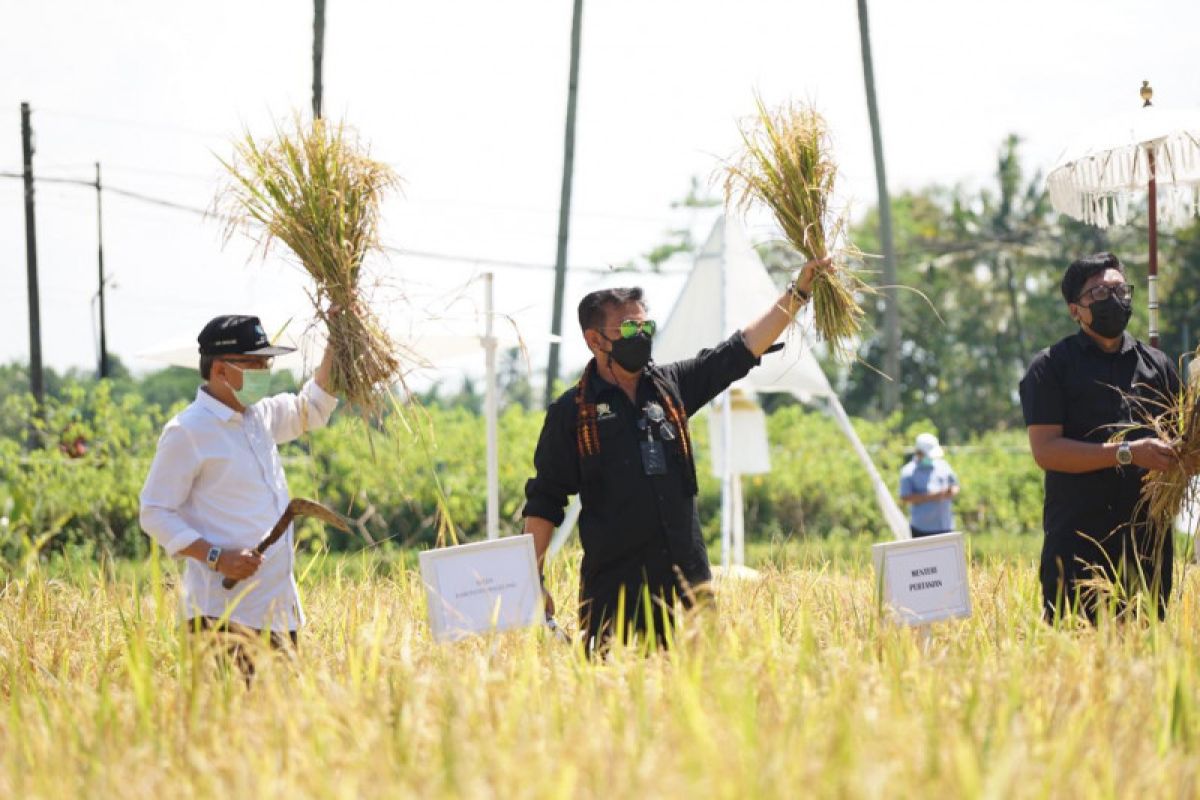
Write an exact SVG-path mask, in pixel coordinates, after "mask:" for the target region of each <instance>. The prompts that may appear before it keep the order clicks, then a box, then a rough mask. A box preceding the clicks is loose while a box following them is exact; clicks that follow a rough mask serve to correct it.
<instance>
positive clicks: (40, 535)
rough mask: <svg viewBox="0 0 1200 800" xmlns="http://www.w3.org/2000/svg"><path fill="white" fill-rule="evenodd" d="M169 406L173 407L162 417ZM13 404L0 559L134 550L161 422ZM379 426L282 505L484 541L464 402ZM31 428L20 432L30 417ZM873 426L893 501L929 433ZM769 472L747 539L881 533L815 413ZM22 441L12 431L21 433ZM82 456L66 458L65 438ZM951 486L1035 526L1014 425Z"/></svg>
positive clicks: (992, 517) (296, 479)
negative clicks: (441, 520) (917, 442)
mask: <svg viewBox="0 0 1200 800" xmlns="http://www.w3.org/2000/svg"><path fill="white" fill-rule="evenodd" d="M179 407H181V406H179V405H177V406H176V408H179ZM32 412H33V405H32V402H31V401H30V400H29V399H28V398H26V397H19V396H10V397H8V398H6V399H5V400H4V402H3V404H2V405H0V430H3V431H6V432H7V433H6V434H5V435H3V436H0V514H2V515H3V516H4V517H5V518H7V520H8V522H7V525H6V526H5V525H4V524H3V520H0V558H4V559H7V560H12V559H15V558H19V557H21V556H22V555H23V554H27V553H28V552H29V551H30V549H31V548H35V547H38V546H41V547H42V548H43V549H44V550H45V551H46V552H54V551H59V550H64V549H68V548H73V549H83V550H85V551H89V552H98V551H103V552H108V553H112V554H115V555H139V554H142V553H144V552H145V550H146V548H147V546H148V539H147V537H146V536H145V535H144V534H142V532H141V531H140V529H139V527H138V521H137V516H138V493H139V492H140V490H141V486H142V482H143V481H144V479H145V475H146V472H147V470H148V468H149V464H150V460H151V458H152V457H153V454H154V448H155V446H156V443H157V440H158V434H159V432H160V430H161V428H162V425H163V424H164V423H165V421H166V420H167V419H168V418H169V416H170V412H167V411H164V410H162V409H161V408H159V406H157V405H155V404H151V403H147V402H145V401H144V400H143V399H142V398H140V397H139V396H138V395H137V394H134V393H130V394H125V395H123V396H121V397H120V398H114V396H113V394H112V392H111V390H110V387H109V385H108V384H107V383H100V384H93V385H90V386H88V387H82V386H73V387H67V388H66V389H65V390H64V394H63V397H62V398H61V399H60V400H56V399H51V400H49V401H48V402H47V406H46V409H45V412H44V414H43V416H42V417H41V418H40V419H38V418H37V417H35V416H34V415H33V413H32ZM408 416H409V419H408V420H407V423H406V422H405V421H403V420H401V419H400V418H399V417H397V416H393V417H391V418H389V420H388V421H387V423H386V424H385V426H384V428H383V429H382V430H379V429H376V430H372V431H371V432H370V433H369V434H368V431H367V429H366V427H365V426H364V425H363V423H362V422H361V420H359V419H357V418H355V417H353V416H352V415H350V414H346V413H339V414H338V415H337V416H335V419H334V422H333V424H332V425H331V426H330V427H329V428H326V429H322V430H319V431H315V432H314V433H312V434H311V435H310V436H308V437H306V438H305V439H304V440H302V441H300V442H297V443H293V444H289V445H287V446H285V447H284V448H283V450H282V454H283V458H284V463H285V467H286V470H287V473H288V480H289V482H290V486H291V489H292V493H293V494H295V495H302V496H308V497H314V498H318V499H320V500H322V501H323V502H325V503H327V504H329V505H331V506H333V507H334V508H337V509H339V510H341V511H343V512H344V513H346V514H348V515H349V516H351V517H353V518H355V519H357V520H360V521H361V522H362V528H363V529H365V531H366V533H367V535H368V536H369V537H370V538H371V539H372V540H373V541H375V542H382V541H384V540H387V541H388V542H389V543H391V544H393V545H409V546H411V545H428V544H429V543H431V542H432V541H434V539H435V537H436V532H437V529H438V509H439V502H438V498H439V492H440V493H441V495H442V497H443V498H444V502H443V504H442V505H443V506H444V508H445V510H446V512H447V513H448V514H449V516H450V518H451V519H452V520H453V522H454V523H455V525H456V526H457V528H458V530H459V533H460V535H461V536H462V537H464V538H466V539H477V538H481V537H482V536H483V535H484V517H485V503H486V496H485V494H486V454H485V447H486V444H485V443H486V435H485V433H486V431H485V423H484V420H483V418H482V417H481V416H479V415H478V414H475V413H473V412H472V411H470V410H468V409H464V408H461V407H460V408H441V407H436V406H434V407H430V408H427V409H423V410H421V411H417V412H411V413H410V414H409V415H408ZM31 420H34V422H32V423H31V422H30V421H31ZM898 420H899V418H898V417H897V418H894V419H893V420H891V421H887V422H868V421H863V420H855V422H854V425H855V428H856V430H857V431H858V434H859V436H860V437H861V438H862V440H863V443H864V444H865V446H866V447H867V449H868V451H869V452H870V453H871V455H872V457H873V458H874V460H875V463H876V466H877V467H878V468H879V470H880V473H881V475H882V476H883V478H884V480H885V481H886V482H887V484H888V486H889V487H890V488H891V490H892V491H893V492H894V491H895V489H896V483H897V481H898V473H899V469H900V467H901V465H902V464H903V462H904V459H905V458H906V456H907V450H908V447H909V446H910V443H911V441H912V440H913V438H914V436H915V435H916V433H917V432H918V431H919V430H926V429H930V426H929V425H913V426H910V427H907V428H903V429H901V427H900V423H899V421H898ZM541 422H542V414H541V412H532V411H525V410H523V409H522V408H521V407H519V406H516V405H514V406H511V407H509V408H508V409H507V410H506V411H505V412H504V413H503V414H502V415H501V419H500V426H499V442H500V459H499V460H500V500H501V509H500V511H501V525H502V528H503V530H504V531H505V532H517V531H519V530H520V527H521V523H520V512H521V508H522V506H523V504H524V485H525V481H526V480H527V479H528V478H529V477H530V475H531V474H532V469H533V467H532V461H533V449H534V446H535V444H536V442H537V437H538V432H539V431H540V429H541ZM693 430H694V434H695V440H696V446H697V447H696V449H697V453H698V454H699V461H698V464H697V468H698V472H699V477H700V498H699V504H700V514H701V520H702V524H703V527H704V533H705V537H706V538H707V539H708V540H709V541H710V542H711V541H715V540H716V539H718V538H719V532H720V514H719V509H720V496H721V491H720V481H719V480H718V479H717V478H715V477H713V476H712V474H711V470H710V464H709V456H708V424H707V420H706V419H705V418H704V417H703V416H701V417H698V418H697V419H696V420H694V421H693ZM768 430H769V435H770V438H771V455H772V471H771V472H770V473H769V474H767V475H760V476H747V477H746V478H745V479H744V484H743V485H744V490H745V501H746V529H747V535H748V538H750V539H751V540H752V541H759V542H770V541H778V540H783V539H790V538H793V537H799V538H803V537H846V536H855V537H857V536H861V535H864V534H865V535H869V536H874V537H876V538H881V537H886V531H885V527H884V525H883V522H882V517H881V515H880V513H879V510H878V508H877V506H876V503H875V499H874V493H873V491H872V489H871V484H870V481H869V479H868V477H867V473H866V471H865V470H864V469H863V466H862V464H861V463H860V462H859V460H858V458H857V457H856V456H855V454H854V452H853V450H852V449H851V447H850V445H849V443H848V442H847V441H846V439H845V437H844V436H843V435H842V433H841V431H840V430H839V429H838V427H837V425H836V423H835V422H834V421H833V419H832V418H831V417H829V416H828V415H826V414H824V413H822V412H820V411H817V410H813V409H809V408H806V407H803V406H797V405H792V406H784V407H781V408H779V409H778V410H776V411H775V412H774V413H772V414H770V415H769V417H768ZM21 432H23V433H21ZM77 439H79V440H81V441H82V442H83V443H84V444H85V446H86V452H83V453H78V452H76V453H72V452H71V450H72V446H73V445H74V443H75V442H76V440H77ZM949 459H950V461H951V464H952V465H953V466H954V468H955V470H956V471H957V472H958V475H959V477H960V479H961V482H962V485H963V491H962V494H961V495H960V497H959V499H958V501H957V503H956V514H957V515H958V519H959V525H960V527H962V528H963V529H964V530H967V531H974V532H983V531H988V532H996V533H1005V534H1029V533H1036V532H1038V531H1039V530H1040V527H1041V526H1040V519H1041V499H1042V489H1041V472H1040V471H1039V470H1038V468H1037V467H1036V465H1035V464H1034V463H1033V460H1032V458H1030V456H1029V453H1028V447H1027V444H1026V442H1025V437H1024V433H1023V432H1022V431H1000V432H993V433H988V434H985V435H983V436H980V437H978V438H976V439H974V440H972V441H970V442H968V443H965V444H964V445H963V446H961V447H960V448H951V449H950V453H949ZM300 536H301V539H302V540H304V539H320V540H323V541H325V543H326V544H327V545H328V546H329V547H330V548H332V549H355V548H358V547H360V546H362V544H363V543H364V541H363V540H362V539H361V538H359V537H358V536H357V535H354V536H350V537H346V536H344V535H342V534H337V533H334V532H332V531H326V530H324V529H322V528H321V527H319V526H317V525H315V524H313V523H309V522H306V523H304V524H303V525H302V526H301V529H300Z"/></svg>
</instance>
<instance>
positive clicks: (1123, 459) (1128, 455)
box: [1117, 442, 1133, 467]
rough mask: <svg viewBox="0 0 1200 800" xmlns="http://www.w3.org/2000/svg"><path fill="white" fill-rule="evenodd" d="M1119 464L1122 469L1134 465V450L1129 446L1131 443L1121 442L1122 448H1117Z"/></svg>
mask: <svg viewBox="0 0 1200 800" xmlns="http://www.w3.org/2000/svg"><path fill="white" fill-rule="evenodd" d="M1117 463H1118V464H1120V465H1121V466H1122V467H1128V466H1129V465H1130V464H1132V463H1133V448H1131V447H1130V446H1129V442H1121V446H1120V447H1118V448H1117Z"/></svg>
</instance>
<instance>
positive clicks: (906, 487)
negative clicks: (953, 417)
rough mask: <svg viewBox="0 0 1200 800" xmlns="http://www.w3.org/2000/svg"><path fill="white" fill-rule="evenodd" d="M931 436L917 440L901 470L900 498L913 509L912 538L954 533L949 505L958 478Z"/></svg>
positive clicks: (926, 435) (927, 435)
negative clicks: (913, 450) (915, 449)
mask: <svg viewBox="0 0 1200 800" xmlns="http://www.w3.org/2000/svg"><path fill="white" fill-rule="evenodd" d="M944 455H945V452H944V451H943V450H942V447H941V445H940V444H938V440H937V437H936V436H934V435H933V434H932V433H922V434H921V435H920V436H918V437H917V452H916V453H914V454H913V458H912V461H909V462H908V463H907V464H905V465H904V466H903V467H902V468H901V470H900V499H901V500H903V501H904V502H905V503H907V504H908V505H910V506H912V516H911V518H910V524H911V526H912V535H913V538H914V539H916V538H919V537H921V536H933V535H934V534H937V533H949V532H950V531H952V530H954V512H953V510H952V509H951V506H952V504H953V502H954V498H955V497H956V496H958V476H957V475H955V474H954V470H952V469H950V465H949V464H948V463H946V459H945V458H944Z"/></svg>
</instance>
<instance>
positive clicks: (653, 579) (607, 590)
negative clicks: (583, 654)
mask: <svg viewBox="0 0 1200 800" xmlns="http://www.w3.org/2000/svg"><path fill="white" fill-rule="evenodd" d="M828 264H829V262H828V260H822V261H812V262H809V263H808V264H806V265H805V266H804V268H803V269H802V270H801V271H800V274H799V276H798V277H797V278H796V280H795V281H793V282H792V284H791V285H790V286H789V288H788V291H787V292H785V293H784V294H783V296H782V297H780V298H779V300H778V301H777V302H775V303H773V304H772V305H771V307H770V308H767V309H765V310H764V313H763V315H762V317H760V318H759V319H758V320H756V321H754V322H752V323H751V324H750V325H748V326H747V327H746V328H744V329H743V330H741V331H738V332H737V333H735V334H734V335H733V336H731V337H730V338H728V339H726V340H725V341H724V342H721V343H720V344H718V345H717V346H716V347H714V348H712V349H709V350H701V351H700V352H699V353H698V354H697V355H696V357H695V358H692V359H688V360H686V361H679V362H676V363H673V364H664V365H657V364H654V363H653V361H651V358H650V351H651V342H652V339H653V336H654V332H655V323H654V321H653V320H651V319H649V318H648V317H647V315H646V306H645V304H644V303H643V301H642V291H641V289H637V288H633V289H607V290H602V291H597V292H592V293H591V294H589V295H587V296H586V297H584V298H583V300H582V301H581V302H580V304H579V326H580V328H582V330H583V336H584V339H585V340H586V341H587V345H588V349H590V350H591V351H592V355H593V358H592V360H591V361H590V362H589V363H588V365H587V367H586V368H585V369H584V372H583V376H582V377H581V378H580V379H579V383H578V384H576V385H575V386H573V387H572V388H571V389H569V390H568V391H567V392H566V393H564V394H563V395H562V396H561V397H559V398H558V399H557V400H555V401H554V403H552V404H551V405H550V408H549V409H548V410H547V412H546V420H545V422H544V424H543V427H542V433H541V436H540V438H539V440H538V445H537V450H536V452H535V453H534V467H535V469H536V471H537V475H536V476H535V477H533V478H532V479H530V480H529V482H528V483H527V484H526V487H525V495H526V499H527V502H526V505H525V510H524V516H525V529H526V531H527V532H529V533H531V534H533V537H534V543H535V546H536V549H537V556H538V564H539V566H540V565H541V564H542V561H543V558H544V556H545V553H546V548H547V547H548V546H549V544H550V537H551V535H552V534H553V532H554V528H555V527H556V526H557V525H559V524H561V523H562V521H563V507H564V506H565V505H566V503H567V498H568V496H570V495H573V494H576V493H578V494H579V496H580V500H581V501H582V506H583V509H582V513H581V515H580V518H579V538H580V541H581V542H582V544H583V564H582V567H581V575H580V589H579V595H580V609H579V616H580V627H581V629H582V630H583V631H584V632H585V634H586V636H587V640H586V643H587V645H588V647H589V648H593V647H602V646H603V645H604V643H605V642H606V641H607V639H608V637H609V636H611V635H612V634H613V633H614V632H616V633H618V634H619V635H620V636H622V638H624V637H625V636H626V635H627V634H628V633H630V632H631V631H632V632H638V633H645V632H647V631H649V630H651V628H652V630H653V635H654V637H655V638H656V639H657V640H658V642H659V643H663V642H664V641H665V639H664V633H665V631H666V628H667V626H668V625H670V624H672V623H673V622H674V617H673V612H672V609H673V607H674V604H675V601H676V600H678V601H680V602H681V603H682V604H683V605H684V606H685V607H686V606H690V605H692V603H693V602H694V601H695V597H696V594H697V591H703V590H704V585H705V584H706V583H707V582H708V581H709V580H710V579H711V577H712V574H711V572H710V571H709V563H708V551H707V550H706V548H705V546H704V540H703V538H702V537H701V534H700V520H699V516H698V515H697V512H696V491H697V488H696V465H695V459H694V454H693V452H692V440H691V436H690V434H689V432H688V419H689V418H690V417H691V416H692V415H693V414H695V413H696V412H697V411H699V410H700V409H701V408H703V407H704V405H705V404H706V403H707V402H708V401H709V400H712V399H713V398H714V397H716V396H717V395H718V394H720V393H721V392H722V391H724V390H725V389H726V387H728V386H729V385H730V384H731V383H733V382H734V381H736V380H738V379H740V378H742V377H744V376H745V375H746V373H748V372H749V371H750V370H751V369H752V368H753V367H754V366H755V365H756V364H757V363H758V359H759V357H760V356H761V355H762V354H763V353H765V352H766V351H767V350H768V348H770V347H771V346H772V344H773V343H774V342H775V340H776V339H778V338H779V336H780V334H782V333H783V331H784V329H786V328H787V326H788V324H789V323H790V322H791V321H792V319H793V317H794V316H795V314H796V312H797V311H798V310H799V309H800V307H801V306H802V305H803V304H804V303H806V302H807V301H808V299H809V292H810V291H811V287H812V279H813V275H814V272H815V270H816V269H820V268H824V267H826V266H828ZM647 596H648V602H647ZM546 599H547V606H548V609H549V610H550V611H551V613H552V612H553V601H552V600H551V599H550V597H549V595H547V598H546ZM647 605H649V606H651V608H648V607H647ZM618 619H621V620H622V621H623V623H624V626H623V630H621V631H614V628H615V627H616V624H617V620H618Z"/></svg>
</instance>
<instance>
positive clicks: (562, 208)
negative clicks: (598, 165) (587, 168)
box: [546, 0, 583, 406]
mask: <svg viewBox="0 0 1200 800" xmlns="http://www.w3.org/2000/svg"><path fill="white" fill-rule="evenodd" d="M582 24H583V0H575V11H574V14H573V15H572V18H571V77H570V81H569V84H568V88H567V132H566V137H565V138H566V141H565V143H564V145H563V179H562V197H561V198H560V200H559V205H558V256H557V257H556V258H555V260H554V310H553V312H552V313H553V316H552V317H551V318H550V332H551V333H553V334H554V335H555V336H561V335H562V315H563V291H564V290H565V288H566V282H567V234H568V230H569V228H570V222H571V178H572V176H573V173H574V170H575V105H576V99H577V98H578V95H579V33H580V29H581V27H582ZM558 346H559V342H558V341H553V342H551V343H550V363H549V364H547V366H546V405H547V406H549V405H550V403H551V402H552V401H553V400H554V383H555V381H557V380H558V368H559V364H558V351H559V347H558Z"/></svg>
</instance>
